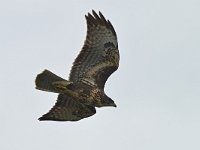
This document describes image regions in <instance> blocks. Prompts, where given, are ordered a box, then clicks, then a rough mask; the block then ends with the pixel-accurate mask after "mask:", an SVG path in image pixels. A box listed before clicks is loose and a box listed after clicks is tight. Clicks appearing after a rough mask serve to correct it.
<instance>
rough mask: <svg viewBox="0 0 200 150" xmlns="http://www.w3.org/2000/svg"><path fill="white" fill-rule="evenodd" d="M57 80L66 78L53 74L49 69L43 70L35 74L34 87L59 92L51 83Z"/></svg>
mask: <svg viewBox="0 0 200 150" xmlns="http://www.w3.org/2000/svg"><path fill="white" fill-rule="evenodd" d="M57 81H64V82H66V81H67V80H65V79H63V78H61V77H59V76H57V75H55V74H54V73H52V72H51V71H49V70H44V71H43V72H42V73H40V74H38V75H37V77H36V79H35V85H36V87H35V88H36V89H38V90H42V91H48V92H54V93H59V91H58V90H57V89H56V88H55V87H54V85H53V84H52V83H54V82H57Z"/></svg>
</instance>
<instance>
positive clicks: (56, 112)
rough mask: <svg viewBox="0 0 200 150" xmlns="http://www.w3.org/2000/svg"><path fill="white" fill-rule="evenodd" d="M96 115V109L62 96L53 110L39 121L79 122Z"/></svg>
mask: <svg viewBox="0 0 200 150" xmlns="http://www.w3.org/2000/svg"><path fill="white" fill-rule="evenodd" d="M95 113H96V109H95V108H94V107H92V106H89V105H84V104H81V103H79V102H76V101H75V100H73V99H72V98H70V97H69V96H67V95H65V94H60V95H59V96H58V100H57V102H56V104H55V105H54V106H53V108H52V109H51V110H50V111H49V112H48V113H47V114H45V115H43V116H42V117H40V118H39V120H40V121H42V120H53V121H78V120H80V119H83V118H87V117H90V116H92V115H94V114H95Z"/></svg>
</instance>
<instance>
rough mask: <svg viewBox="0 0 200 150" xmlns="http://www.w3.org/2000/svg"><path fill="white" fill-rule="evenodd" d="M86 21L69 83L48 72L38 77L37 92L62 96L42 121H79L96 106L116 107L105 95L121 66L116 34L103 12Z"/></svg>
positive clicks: (92, 112)
mask: <svg viewBox="0 0 200 150" xmlns="http://www.w3.org/2000/svg"><path fill="white" fill-rule="evenodd" d="M85 18H86V21H87V36H86V40H85V43H84V46H83V48H82V50H81V51H80V53H79V55H78V57H77V58H76V59H75V61H74V63H73V66H72V69H71V72H70V76H69V80H65V79H63V78H61V77H59V76H57V75H55V74H53V73H52V72H50V71H48V70H44V71H43V72H42V73H40V74H38V75H37V77H36V80H35V84H36V89H38V90H43V91H48V92H55V93H59V95H58V98H57V102H56V104H55V105H54V106H53V108H52V109H51V110H50V111H49V112H48V113H47V114H44V115H43V116H42V117H40V118H39V120H40V121H42V120H53V121H78V120H80V119H83V118H86V117H90V116H92V115H94V114H95V113H96V109H95V107H103V106H114V107H116V104H115V103H114V101H113V100H112V99H111V98H109V97H108V96H107V95H106V94H105V93H104V85H105V82H106V80H107V79H108V77H109V76H110V75H111V74H112V73H113V72H114V71H116V70H117V68H118V67H119V50H118V43H117V35H116V32H115V30H114V28H113V26H112V24H111V23H110V21H109V20H106V19H105V18H104V16H103V15H102V13H101V12H99V15H98V14H97V13H96V12H95V11H94V10H93V11H92V14H90V13H88V15H86V16H85Z"/></svg>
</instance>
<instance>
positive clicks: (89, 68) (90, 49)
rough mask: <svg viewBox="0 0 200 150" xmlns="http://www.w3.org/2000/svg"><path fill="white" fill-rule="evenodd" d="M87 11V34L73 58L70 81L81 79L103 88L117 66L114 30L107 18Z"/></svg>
mask: <svg viewBox="0 0 200 150" xmlns="http://www.w3.org/2000/svg"><path fill="white" fill-rule="evenodd" d="M92 13H93V16H92V15H91V14H90V13H88V15H87V16H85V17H86V20H87V36H86V40H85V43H84V46H83V48H82V50H81V52H80V54H79V55H78V57H77V58H76V59H75V61H74V63H73V67H72V70H71V73H70V77H69V79H70V81H78V82H79V81H83V82H86V83H88V84H92V85H96V86H98V87H99V88H103V87H104V84H105V82H106V80H107V78H108V77H109V76H110V75H111V74H112V73H113V72H114V71H115V70H117V68H118V66H119V51H118V43H117V35H116V32H115V30H114V28H113V26H112V24H111V23H110V21H109V20H106V19H105V18H104V16H103V15H102V14H101V12H99V15H97V14H96V12H95V11H92Z"/></svg>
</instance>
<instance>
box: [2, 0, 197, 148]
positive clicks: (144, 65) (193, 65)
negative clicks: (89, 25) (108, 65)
mask: <svg viewBox="0 0 200 150" xmlns="http://www.w3.org/2000/svg"><path fill="white" fill-rule="evenodd" d="M199 8H200V1H199V0H168V1H159V0H151V1H149V0H134V1H133V0H127V1H117V0H110V1H107V0H101V1H94V0H84V1H81V0H73V1H72V0H70V1H64V0H60V1H53V0H29V1H27V0H7V1H0V51H1V55H0V68H1V78H0V82H1V84H0V89H1V94H0V103H1V104H0V118H1V123H0V141H1V143H0V149H1V150H36V149H37V150H44V149H45V150H46V149H47V150H55V149H56V150H66V149H72V150H73V149H77V150H78V149H84V150H85V149H87V150H90V149H95V150H102V149H115V150H122V149H123V150H199V149H200V144H199V139H200V128H199V127H200V41H199V40H200V20H199V14H200V9H199ZM92 9H94V10H96V11H98V10H100V11H101V12H102V13H103V14H104V16H105V17H106V18H108V19H109V20H110V21H111V22H112V24H113V25H114V28H115V30H116V32H117V34H118V40H119V48H120V53H121V61H120V68H119V70H118V71H117V72H115V73H114V74H113V75H112V76H111V77H110V78H109V80H108V81H107V84H106V93H107V94H108V95H109V96H110V97H112V98H113V99H114V100H115V102H116V104H117V105H118V107H117V108H101V109H97V114H96V115H94V116H92V117H90V118H88V119H84V120H81V121H79V122H39V121H38V120H37V119H38V117H40V116H41V115H42V114H44V113H46V112H47V111H48V110H49V109H50V108H51V107H52V106H53V105H54V103H55V101H56V97H57V95H56V94H53V93H45V92H42V91H37V90H35V89H34V86H35V85H34V79H35V76H36V75H37V74H38V73H40V72H41V71H43V69H45V68H46V69H49V70H51V71H53V72H55V73H56V74H58V75H60V76H62V77H65V78H67V77H68V73H69V71H70V67H71V65H72V62H73V60H74V58H75V57H76V55H77V54H78V53H79V50H80V49H81V47H82V45H83V42H84V38H85V35H86V22H85V18H84V15H85V14H86V13H87V12H91V10H92Z"/></svg>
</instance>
